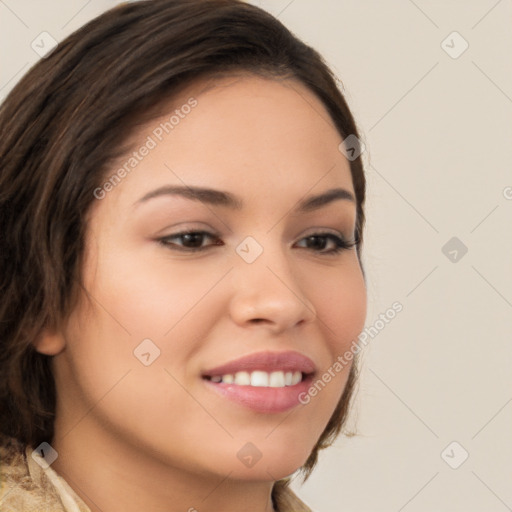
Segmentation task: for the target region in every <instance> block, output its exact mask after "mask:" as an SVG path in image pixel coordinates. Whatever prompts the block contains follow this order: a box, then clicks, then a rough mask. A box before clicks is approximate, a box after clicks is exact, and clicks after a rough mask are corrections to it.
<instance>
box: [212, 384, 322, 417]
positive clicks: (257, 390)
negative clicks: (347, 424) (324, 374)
mask: <svg viewBox="0 0 512 512" xmlns="http://www.w3.org/2000/svg"><path fill="white" fill-rule="evenodd" d="M312 380H313V376H312V375H308V376H307V377H306V378H305V379H304V380H302V381H301V382H299V383H298V384H295V385H294V386H285V387H283V388H270V387H256V386H238V385H236V384H224V383H217V382H212V381H210V380H207V379H203V381H204V382H205V384H206V385H207V386H208V387H209V388H211V389H213V390H214V391H215V392H217V393H219V394H220V395H222V396H224V397H225V398H228V399H229V400H232V401H233V402H236V403H238V404H240V405H242V406H244V407H247V408H249V409H252V410H253V411H255V412H262V413H279V412H285V411H288V410H290V409H292V408H293V407H296V406H297V405H299V404H301V402H300V400H299V397H300V396H301V395H302V394H303V393H307V390H308V389H309V387H310V385H311V384H310V383H311V381H312ZM302 396H303V395H302Z"/></svg>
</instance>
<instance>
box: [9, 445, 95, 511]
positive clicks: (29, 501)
mask: <svg viewBox="0 0 512 512" xmlns="http://www.w3.org/2000/svg"><path fill="white" fill-rule="evenodd" d="M31 453H32V450H31V448H29V447H27V446H24V445H23V444H21V443H20V442H19V441H17V440H16V439H13V438H8V437H3V436H0V510H2V512H19V511H22V510H23V511H27V512H28V511H37V512H82V511H83V512H86V511H87V510H88V509H87V508H83V506H79V505H78V503H75V504H71V506H69V505H70V504H69V503H68V504H67V506H66V505H65V504H64V503H65V502H66V499H65V497H64V496H63V495H62V483H59V482H58V480H62V479H61V477H58V476H57V474H56V473H55V471H53V470H52V469H51V468H47V469H46V470H45V469H43V467H42V466H41V465H40V464H39V463H38V462H37V458H32V456H31ZM56 479H57V482H56V485H57V487H56V485H55V480H56ZM59 488H60V489H59ZM63 498H64V502H63ZM89 512H90V511H89Z"/></svg>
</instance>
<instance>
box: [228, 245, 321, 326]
mask: <svg viewBox="0 0 512 512" xmlns="http://www.w3.org/2000/svg"><path fill="white" fill-rule="evenodd" d="M231 274H232V276H231V278H232V280H233V281H232V285H233V290H234V292H233V296H232V298H231V301H230V308H229V309H230V316H231V318H232V320H233V321H234V322H235V323H236V324H238V325H240V326H242V327H247V326H251V325H256V324H261V325H262V326H265V327H266V328H267V329H269V330H270V331H272V333H273V334H279V333H281V332H283V331H286V330H287V329H290V328H293V327H295V326H297V325H306V324H307V323H310V322H312V321H313V320H314V319H315V318H316V310H315V307H314V305H313V303H312V302H311V301H310V300H309V299H308V297H307V294H306V293H304V292H303V290H301V288H300V282H299V277H298V275H297V274H296V273H295V272H293V269H292V268H291V266H290V262H289V261H287V260H286V256H285V255H284V254H283V251H282V250H281V251H277V250H276V251H275V252H274V253H273V254H269V251H264V252H263V254H262V255H261V256H260V257H259V258H258V259H257V260H256V261H254V262H253V263H246V262H245V261H243V260H240V261H238V262H237V264H236V267H235V269H234V270H233V272H232V273H231Z"/></svg>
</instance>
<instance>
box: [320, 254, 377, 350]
mask: <svg viewBox="0 0 512 512" xmlns="http://www.w3.org/2000/svg"><path fill="white" fill-rule="evenodd" d="M310 287H311V290H312V292H311V294H312V296H313V297H314V299H313V300H314V304H315V307H316V309H317V316H318V317H319V323H318V325H319V328H320V329H322V330H323V332H324V335H325V339H327V340H329V347H330V349H331V357H332V358H333V359H334V358H336V357H337V356H338V355H340V354H342V353H343V352H344V351H345V350H346V349H347V348H348V346H349V345H350V344H351V342H352V341H354V340H356V339H357V337H358V335H359V334H360V333H361V331H362V330H363V328H364V323H365V320H366V309H367V296H366V286H365V282H364V278H363V275H362V272H361V269H360V267H359V264H358V263H357V264H350V265H347V266H346V267H340V272H339V274H338V277H336V276H333V275H332V274H331V275H330V276H329V278H328V279H327V278H326V279H320V278H318V279H316V280H315V281H314V282H312V283H310Z"/></svg>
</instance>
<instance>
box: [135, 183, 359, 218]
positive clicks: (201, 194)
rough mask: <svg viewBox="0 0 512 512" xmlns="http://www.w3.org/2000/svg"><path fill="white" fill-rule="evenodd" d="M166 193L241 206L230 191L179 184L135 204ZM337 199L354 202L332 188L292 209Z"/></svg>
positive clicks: (302, 209)
mask: <svg viewBox="0 0 512 512" xmlns="http://www.w3.org/2000/svg"><path fill="white" fill-rule="evenodd" d="M168 195H170V196H181V197H184V198H186V199H191V200H193V201H200V202H202V203H207V204H210V205H213V206H224V207H226V208H231V209H233V210H241V209H242V208H243V201H242V200H241V199H240V198H238V197H236V196H235V195H233V194H231V193H230V192H224V191H222V190H215V189H212V188H204V187H193V186H181V185H166V186H164V187H160V188H157V189H155V190H152V191H151V192H148V193H147V194H146V195H144V196H143V197H141V198H140V199H139V200H138V201H137V202H136V203H135V206H137V205H139V204H141V203H145V202H147V201H149V200H150V199H154V198H156V197H161V196H168ZM337 200H345V201H350V202H352V203H355V202H356V200H355V198H354V195H353V194H352V192H349V191H348V190H346V189H344V188H333V189H330V190H327V191H325V192H322V193H321V194H317V195H313V196H309V197H306V198H305V199H302V200H300V201H299V202H298V205H297V206H296V207H295V208H294V210H295V211H297V212H298V213H306V212H311V211H315V210H318V209H320V208H322V207H324V206H326V205H328V204H330V203H332V202H333V201H337Z"/></svg>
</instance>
